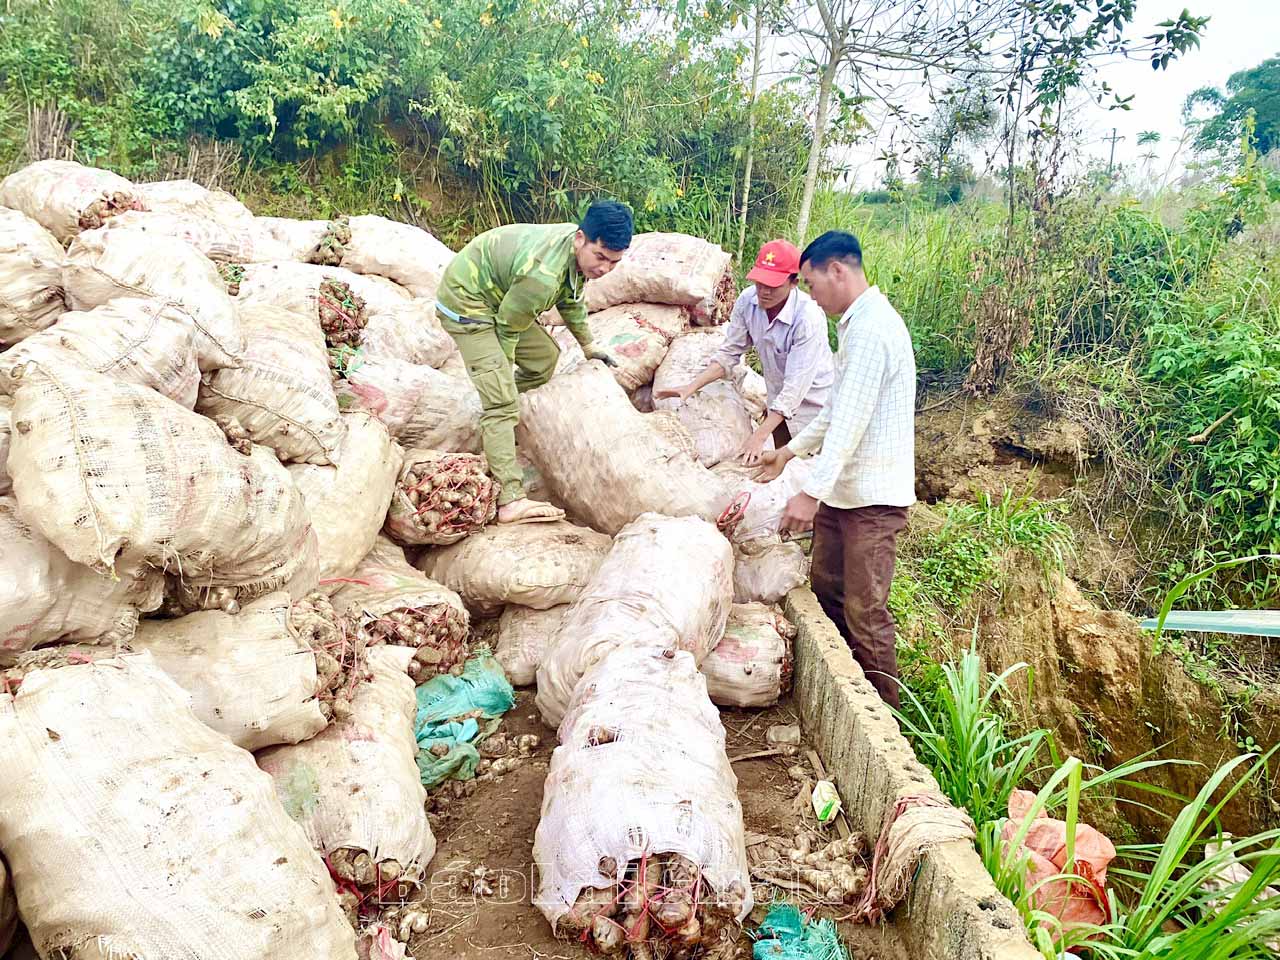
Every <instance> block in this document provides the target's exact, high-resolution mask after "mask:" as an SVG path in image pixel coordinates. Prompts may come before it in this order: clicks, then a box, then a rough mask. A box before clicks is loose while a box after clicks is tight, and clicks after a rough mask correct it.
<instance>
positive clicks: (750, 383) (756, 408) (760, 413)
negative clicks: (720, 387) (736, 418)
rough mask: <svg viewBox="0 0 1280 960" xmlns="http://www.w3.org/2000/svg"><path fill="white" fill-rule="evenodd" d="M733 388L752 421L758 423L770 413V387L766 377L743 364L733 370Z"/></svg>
mask: <svg viewBox="0 0 1280 960" xmlns="http://www.w3.org/2000/svg"><path fill="white" fill-rule="evenodd" d="M733 386H734V389H735V390H737V391H738V396H740V397H742V402H743V403H745V404H746V405H747V410H748V411H749V412H750V414H751V419H752V420H753V421H755V422H757V423H758V422H759V421H761V420H763V419H764V417H765V414H767V413H768V412H769V385H768V384H767V383H765V382H764V377H762V376H761V375H760V374H758V373H756V372H755V371H754V370H752V369H751V368H750V367H749V366H747V365H746V363H745V362H743V363H740V364H738V365H737V366H736V367H735V368H734V369H733Z"/></svg>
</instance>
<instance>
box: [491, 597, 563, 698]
mask: <svg viewBox="0 0 1280 960" xmlns="http://www.w3.org/2000/svg"><path fill="white" fill-rule="evenodd" d="M568 612H569V607H568V605H567V604H562V605H561V606H558V607H552V608H551V609H549V610H533V609H530V608H529V607H517V606H510V607H507V608H506V609H505V610H503V611H502V616H501V618H499V620H498V648H497V649H496V650H495V651H494V656H495V657H497V658H498V662H499V663H500V664H502V669H503V670H505V671H507V679H508V680H510V681H511V682H512V683H513V684H515V685H516V686H517V687H527V686H529V685H530V684H532V683H533V682H534V680H535V679H536V678H537V675H538V667H539V666H541V664H542V658H543V657H544V656H546V653H547V650H548V649H549V648H550V646H551V644H552V642H553V641H554V640H555V636H556V634H557V633H558V632H559V631H560V624H561V623H563V622H564V615H565V614H566V613H568Z"/></svg>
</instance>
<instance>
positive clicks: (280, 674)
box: [129, 593, 340, 751]
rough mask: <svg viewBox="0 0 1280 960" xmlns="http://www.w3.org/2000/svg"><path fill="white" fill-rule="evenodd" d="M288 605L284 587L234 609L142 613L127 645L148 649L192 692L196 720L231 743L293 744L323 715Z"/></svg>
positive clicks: (311, 658)
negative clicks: (158, 616) (171, 615)
mask: <svg viewBox="0 0 1280 960" xmlns="http://www.w3.org/2000/svg"><path fill="white" fill-rule="evenodd" d="M292 607H293V600H292V598H291V597H290V596H289V595H288V594H287V593H273V594H270V595H268V596H266V597H263V598H262V599H261V600H256V601H254V602H253V603H251V604H249V605H248V606H246V607H245V608H244V609H243V610H241V611H240V612H239V613H237V614H235V615H231V614H227V613H223V612H222V611H221V610H209V611H204V612H201V613H193V614H190V615H189V616H185V617H180V618H178V619H176V620H144V621H142V623H140V624H139V625H138V631H137V633H135V634H134V636H133V639H132V640H131V641H130V643H129V646H130V647H131V648H132V649H133V650H139V651H141V650H145V651H147V652H148V653H150V654H151V656H152V657H153V658H154V659H155V662H156V664H157V665H158V666H159V667H160V669H161V670H163V671H164V672H165V673H166V674H168V675H169V676H170V677H172V678H173V679H174V681H176V682H177V684H178V686H180V687H182V688H183V689H184V690H186V691H187V692H188V693H189V694H191V701H192V702H191V709H192V710H193V711H194V712H195V715H196V716H197V717H198V718H199V719H200V721H201V722H202V723H204V724H205V725H206V726H208V727H210V728H212V729H214V730H216V731H218V732H219V733H221V734H222V735H223V736H225V737H227V738H228V739H229V740H230V741H231V742H232V743H234V744H235V745H236V746H238V747H244V749H246V750H249V751H253V750H260V749H262V748H263V747H269V746H271V745H273V744H277V743H297V742H298V741H299V740H307V739H310V738H311V737H314V736H315V735H316V734H317V733H319V732H320V731H321V730H323V729H324V728H325V726H326V724H327V723H328V722H329V721H328V718H326V716H325V714H324V712H323V711H322V710H321V707H320V701H319V700H318V699H317V694H319V693H320V692H321V689H322V687H323V683H322V682H321V678H320V676H319V675H318V674H317V671H316V651H315V650H314V649H313V648H312V646H311V645H310V644H308V642H307V640H306V639H304V638H303V637H302V636H301V635H300V633H299V631H298V630H297V629H296V627H295V626H294V624H292V623H291V622H290V617H289V612H290V609H291V608H292ZM339 654H340V651H337V650H335V651H332V652H331V653H330V655H331V656H335V659H336V656H337V655H339Z"/></svg>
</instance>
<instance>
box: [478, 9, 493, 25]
mask: <svg viewBox="0 0 1280 960" xmlns="http://www.w3.org/2000/svg"><path fill="white" fill-rule="evenodd" d="M480 26H482V27H491V26H493V14H492V13H490V12H489V11H488V10H486V11H485V12H484V13H482V14H480Z"/></svg>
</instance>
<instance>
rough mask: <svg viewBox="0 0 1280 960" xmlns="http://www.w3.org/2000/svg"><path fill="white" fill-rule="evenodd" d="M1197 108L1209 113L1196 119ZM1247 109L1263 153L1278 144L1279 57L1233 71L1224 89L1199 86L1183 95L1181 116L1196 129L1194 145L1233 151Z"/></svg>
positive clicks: (1203, 148) (1208, 148)
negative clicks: (1254, 123) (1250, 114)
mask: <svg viewBox="0 0 1280 960" xmlns="http://www.w3.org/2000/svg"><path fill="white" fill-rule="evenodd" d="M1201 108H1204V109H1207V110H1208V111H1209V114H1208V116H1207V117H1204V118H1203V119H1197V118H1196V112H1197V110H1199V109H1201ZM1250 112H1252V113H1253V114H1254V116H1255V117H1256V118H1257V126H1256V128H1255V132H1254V136H1255V137H1256V138H1257V144H1256V146H1257V149H1258V152H1260V153H1262V154H1264V155H1265V154H1267V153H1269V152H1271V151H1272V150H1274V149H1276V148H1277V147H1280V57H1271V58H1269V59H1267V60H1263V61H1262V63H1260V64H1258V65H1257V66H1256V67H1251V68H1250V69H1248V70H1241V71H1240V72H1239V73H1233V74H1232V75H1231V76H1230V77H1229V78H1228V79H1227V89H1226V91H1225V92H1224V91H1222V90H1219V89H1217V88H1216V87H1201V88H1200V89H1199V90H1196V91H1195V92H1194V93H1192V94H1191V96H1189V97H1187V102H1186V104H1185V105H1184V107H1183V117H1184V119H1186V121H1187V122H1188V123H1191V124H1194V125H1195V126H1196V127H1197V128H1198V131H1197V134H1196V138H1195V141H1194V145H1195V148H1196V149H1197V150H1201V151H1205V152H1231V151H1234V150H1235V149H1236V144H1237V142H1238V141H1239V139H1240V130H1241V126H1242V124H1243V123H1244V120H1245V117H1246V116H1248V114H1249V113H1250Z"/></svg>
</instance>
